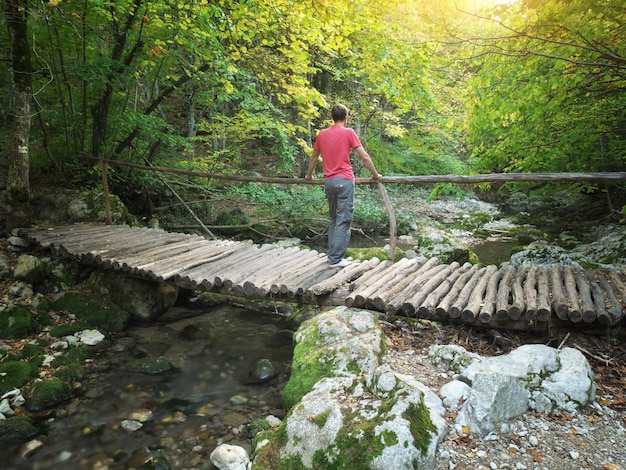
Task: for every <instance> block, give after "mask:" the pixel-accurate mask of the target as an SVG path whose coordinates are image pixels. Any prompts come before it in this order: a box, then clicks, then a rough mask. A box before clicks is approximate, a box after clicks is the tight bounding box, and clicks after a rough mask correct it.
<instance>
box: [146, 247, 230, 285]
mask: <svg viewBox="0 0 626 470" xmlns="http://www.w3.org/2000/svg"><path fill="white" fill-rule="evenodd" d="M236 250H237V248H236V247H234V246H231V247H230V248H226V246H221V247H216V246H211V247H209V246H206V247H204V248H203V249H198V250H194V253H193V254H195V256H192V255H190V256H185V259H184V260H178V262H177V263H174V264H173V265H168V266H166V267H163V268H162V269H161V270H160V271H159V272H155V275H156V277H155V280H157V281H159V282H162V281H165V280H168V279H172V278H176V276H180V275H181V274H183V273H185V272H186V271H188V270H190V269H193V268H195V267H197V266H202V265H205V264H211V263H214V262H215V261H219V260H221V259H223V258H226V257H227V256H230V255H231V254H232V253H234V252H235V251H236Z"/></svg>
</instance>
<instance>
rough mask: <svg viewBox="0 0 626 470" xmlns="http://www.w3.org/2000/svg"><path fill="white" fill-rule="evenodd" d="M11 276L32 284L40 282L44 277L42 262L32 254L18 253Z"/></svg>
mask: <svg viewBox="0 0 626 470" xmlns="http://www.w3.org/2000/svg"><path fill="white" fill-rule="evenodd" d="M13 277H15V279H18V280H20V281H24V282H26V283H28V284H32V285H34V286H36V285H39V284H42V283H43V281H44V280H45V278H46V267H45V264H44V262H43V261H42V260H41V259H39V258H37V257H36V256H33V255H20V257H19V258H18V259H17V264H16V265H15V269H14V271H13Z"/></svg>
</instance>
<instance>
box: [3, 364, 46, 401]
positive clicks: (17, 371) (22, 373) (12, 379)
mask: <svg viewBox="0 0 626 470" xmlns="http://www.w3.org/2000/svg"><path fill="white" fill-rule="evenodd" d="M38 375H39V368H38V367H37V365H35V364H31V363H30V362H23V361H9V362H0V395H2V394H4V393H6V392H8V391H9V390H13V389H14V388H21V387H22V386H24V385H25V384H26V383H28V381H29V380H31V379H34V378H35V377H37V376H38Z"/></svg>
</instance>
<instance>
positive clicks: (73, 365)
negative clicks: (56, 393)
mask: <svg viewBox="0 0 626 470" xmlns="http://www.w3.org/2000/svg"><path fill="white" fill-rule="evenodd" d="M53 375H54V376H55V377H56V378H58V379H60V380H62V381H64V382H74V381H76V380H79V379H82V378H83V377H84V376H85V368H84V367H83V365H82V364H81V363H80V362H70V363H69V364H67V365H65V366H62V367H59V369H58V370H57V371H56V372H55V373H54V374H53Z"/></svg>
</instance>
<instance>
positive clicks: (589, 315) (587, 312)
mask: <svg viewBox="0 0 626 470" xmlns="http://www.w3.org/2000/svg"><path fill="white" fill-rule="evenodd" d="M574 275H575V277H576V287H577V289H578V293H579V296H580V308H581V310H582V315H583V321H584V322H586V323H589V322H592V321H594V320H595V318H596V307H595V305H594V303H593V299H592V298H591V288H590V287H589V283H588V282H587V278H586V276H585V274H584V272H582V271H576V272H575V273H574Z"/></svg>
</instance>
